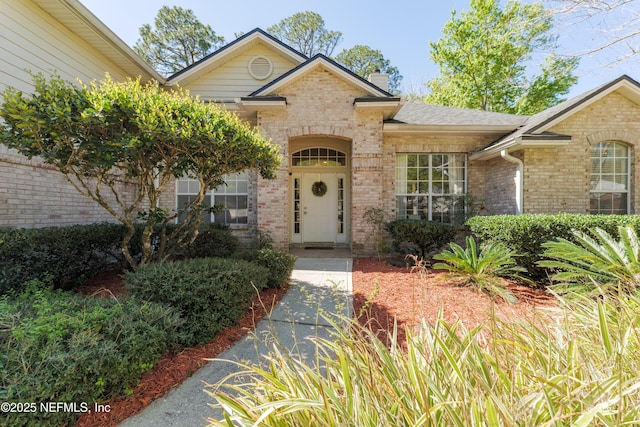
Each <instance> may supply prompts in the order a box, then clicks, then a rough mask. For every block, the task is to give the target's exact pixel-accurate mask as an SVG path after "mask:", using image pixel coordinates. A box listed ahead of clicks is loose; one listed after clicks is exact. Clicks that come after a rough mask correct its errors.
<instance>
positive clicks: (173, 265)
mask: <svg viewBox="0 0 640 427" xmlns="http://www.w3.org/2000/svg"><path fill="white" fill-rule="evenodd" d="M270 274H271V272H269V270H267V269H266V268H264V267H261V266H259V265H256V264H252V263H250V262H247V261H243V260H238V259H229V258H198V259H188V260H183V261H174V262H163V263H155V264H148V265H144V266H141V267H139V268H138V269H136V270H135V271H131V272H127V273H126V274H125V284H126V287H127V288H128V289H129V290H130V291H131V293H132V294H133V295H134V296H136V297H137V298H140V299H142V300H147V301H153V302H157V303H162V304H167V305H170V306H172V307H174V308H176V309H177V310H178V311H179V312H180V313H181V315H182V316H183V317H184V318H185V319H186V323H185V325H184V326H183V328H182V330H181V332H182V336H181V344H183V345H185V346H194V345H199V344H205V343H207V342H209V341H210V340H211V339H212V338H213V337H214V336H215V335H216V334H217V333H218V332H219V331H220V330H222V329H223V328H225V327H228V326H232V325H234V324H235V322H236V321H237V320H238V318H239V317H240V316H241V315H242V313H244V311H245V309H246V308H247V306H248V304H249V302H250V301H251V298H252V297H253V296H254V295H255V294H256V291H260V290H262V289H265V288H266V287H267V282H268V278H269V275H270Z"/></svg>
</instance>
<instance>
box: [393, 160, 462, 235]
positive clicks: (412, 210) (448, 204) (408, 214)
mask: <svg viewBox="0 0 640 427" xmlns="http://www.w3.org/2000/svg"><path fill="white" fill-rule="evenodd" d="M466 175H467V173H466V155H465V154H452V153H438V154H418V153H416V154H413V153H397V154H396V217H397V218H398V219H422V220H429V221H438V222H444V223H453V222H456V220H457V219H459V218H460V217H463V216H464V209H465V206H464V200H465V198H464V196H465V193H466V186H467V185H466V183H467V178H466Z"/></svg>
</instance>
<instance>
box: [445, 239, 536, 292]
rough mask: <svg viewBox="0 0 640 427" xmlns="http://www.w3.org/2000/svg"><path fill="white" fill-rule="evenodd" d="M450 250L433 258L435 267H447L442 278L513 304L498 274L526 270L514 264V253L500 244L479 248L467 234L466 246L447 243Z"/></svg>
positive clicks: (510, 273)
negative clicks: (472, 287)
mask: <svg viewBox="0 0 640 427" xmlns="http://www.w3.org/2000/svg"><path fill="white" fill-rule="evenodd" d="M449 246H450V247H451V250H450V251H449V250H445V251H443V252H441V253H439V254H437V255H434V257H433V259H435V260H438V261H444V262H438V263H435V264H434V265H433V268H434V269H436V270H446V271H448V272H449V273H448V274H446V275H445V277H446V278H447V279H449V280H453V281H454V283H455V284H457V285H460V286H474V287H477V288H479V289H481V290H483V291H484V292H486V293H488V294H489V295H490V296H491V297H492V298H493V297H496V296H499V297H501V298H502V299H504V300H505V301H507V302H510V303H512V304H515V303H517V302H518V299H517V298H516V297H515V295H513V293H512V292H511V291H510V290H509V289H508V288H507V287H506V286H505V284H504V282H503V281H502V279H501V277H509V276H512V277H513V276H517V274H518V273H521V272H523V271H525V269H524V268H522V267H519V266H517V265H516V262H515V259H514V258H515V256H516V254H515V253H514V252H513V251H511V250H509V249H508V248H506V247H504V246H502V245H500V244H488V245H486V246H484V247H483V248H482V249H481V250H478V247H477V246H476V241H475V240H474V238H473V237H471V236H467V238H466V248H462V246H460V245H458V244H457V243H453V242H451V243H450V244H449Z"/></svg>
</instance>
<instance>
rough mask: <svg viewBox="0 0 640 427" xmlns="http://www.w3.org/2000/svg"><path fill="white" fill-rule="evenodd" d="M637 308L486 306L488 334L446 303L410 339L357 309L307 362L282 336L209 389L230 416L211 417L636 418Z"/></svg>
mask: <svg viewBox="0 0 640 427" xmlns="http://www.w3.org/2000/svg"><path fill="white" fill-rule="evenodd" d="M639 308H640V299H639V298H638V296H637V295H631V296H630V297H626V296H625V297H624V298H620V297H617V296H612V295H611V296H610V295H607V296H603V297H602V298H600V299H593V298H582V299H577V300H574V299H571V300H567V301H562V300H561V301H560V307H559V309H558V310H557V312H556V313H554V319H555V320H553V321H550V319H549V313H548V312H545V313H543V314H542V315H541V316H543V317H540V318H537V319H522V322H516V323H501V322H500V321H499V320H497V319H496V318H493V319H491V320H490V321H489V322H490V324H489V325H488V326H487V327H488V329H490V332H491V333H489V334H487V333H486V330H485V329H484V328H482V327H478V328H474V329H471V330H469V329H466V328H465V327H464V325H462V324H460V323H455V324H448V323H447V322H446V321H445V320H444V319H443V316H444V314H443V312H442V311H441V312H440V315H439V317H438V318H437V319H435V321H434V322H430V323H429V324H427V323H424V324H423V325H422V327H420V328H419V329H418V331H417V332H416V333H412V331H407V335H408V337H409V338H408V342H407V346H406V348H405V347H403V346H402V345H401V344H398V343H397V341H396V340H395V337H397V335H393V336H392V337H391V338H392V339H391V341H392V343H391V345H390V347H391V348H389V347H388V346H387V345H386V344H385V343H383V342H382V341H381V340H380V339H378V337H377V336H376V335H375V333H373V332H371V331H370V330H368V329H364V328H362V327H361V326H360V325H358V324H357V322H355V321H353V320H352V323H351V325H352V327H351V328H343V327H336V336H335V337H334V338H335V339H331V340H324V339H317V340H316V341H315V343H316V349H315V350H316V351H315V354H316V355H317V357H316V358H313V357H312V358H307V360H310V362H309V363H305V362H301V361H300V360H301V359H302V360H304V357H303V356H302V355H299V354H293V355H292V354H291V352H290V350H288V349H283V348H279V347H277V348H276V349H275V351H274V352H272V354H270V356H269V363H267V364H262V365H260V366H257V365H255V366H247V367H246V369H241V371H242V372H241V373H238V374H236V375H237V376H238V377H239V376H241V375H242V379H243V380H245V381H241V382H242V386H238V385H237V384H238V382H237V381H229V382H228V383H221V384H216V385H215V391H214V392H211V393H210V394H211V396H212V397H213V398H214V399H215V400H216V402H217V405H216V406H218V407H220V408H221V410H222V411H223V414H224V415H226V416H228V417H229V418H227V419H226V420H224V419H221V420H217V421H212V425H217V426H227V425H229V422H228V420H229V419H232V420H234V422H235V423H237V425H257V424H259V425H261V426H284V425H286V426H307V425H310V424H313V425H334V426H339V425H340V426H341V425H354V426H362V427H369V426H371V427H373V426H375V427H380V426H382V427H386V426H389V427H392V426H393V427H395V426H418V425H420V426H485V425H486V426H521V427H533V426H541V425H545V426H587V425H589V426H591V425H598V426H599V425H602V426H622V425H634V424H637V420H639V419H640V388H639V386H638V371H639V370H640V334H638V333H637V328H638V322H639V320H638V316H637V313H638V309H639ZM318 359H319V361H320V363H318ZM265 366H266V367H265ZM247 371H248V372H249V374H248V373H247ZM246 378H250V379H249V380H248V381H246ZM233 380H235V378H233ZM227 391H228V393H227ZM310 420H311V421H310Z"/></svg>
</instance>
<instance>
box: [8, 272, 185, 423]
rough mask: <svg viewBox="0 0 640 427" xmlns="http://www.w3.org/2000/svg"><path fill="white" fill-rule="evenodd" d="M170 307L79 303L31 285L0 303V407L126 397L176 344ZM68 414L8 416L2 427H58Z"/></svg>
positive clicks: (177, 322)
mask: <svg viewBox="0 0 640 427" xmlns="http://www.w3.org/2000/svg"><path fill="white" fill-rule="evenodd" d="M182 324H183V320H182V319H181V318H180V317H179V315H178V314H177V313H176V311H175V310H174V309H171V308H168V307H166V306H162V305H159V304H155V303H149V302H141V301H139V300H136V299H133V298H121V299H119V300H117V301H116V300H112V299H104V298H85V297H82V296H80V295H77V294H71V293H69V292H66V291H62V290H53V289H50V288H47V287H45V286H43V284H42V283H40V282H38V281H32V282H31V283H30V284H29V285H28V286H27V288H26V291H25V292H24V293H23V294H21V295H18V296H13V297H7V296H5V297H3V298H2V299H0V325H2V328H0V354H2V355H3V360H2V363H0V390H2V392H0V401H6V402H87V403H93V402H100V401H102V400H104V399H107V398H110V397H112V396H116V395H122V394H125V393H128V392H129V391H130V390H131V388H132V387H133V386H134V385H135V384H136V382H137V381H138V380H139V378H140V375H141V374H142V373H143V372H145V371H147V370H149V369H150V368H151V367H152V366H153V365H154V364H155V363H156V362H157V360H158V359H159V358H160V357H161V356H162V355H163V354H164V353H166V352H167V351H169V350H171V349H174V348H175V347H176V345H177V343H178V329H179V328H180V326H181V325H182ZM73 418H74V414H70V413H64V412H61V413H43V412H40V411H39V410H38V411H36V412H35V413H22V414H11V416H10V417H8V418H5V421H3V425H11V426H13V425H15V426H18V425H64V424H65V423H66V422H72V420H73Z"/></svg>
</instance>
